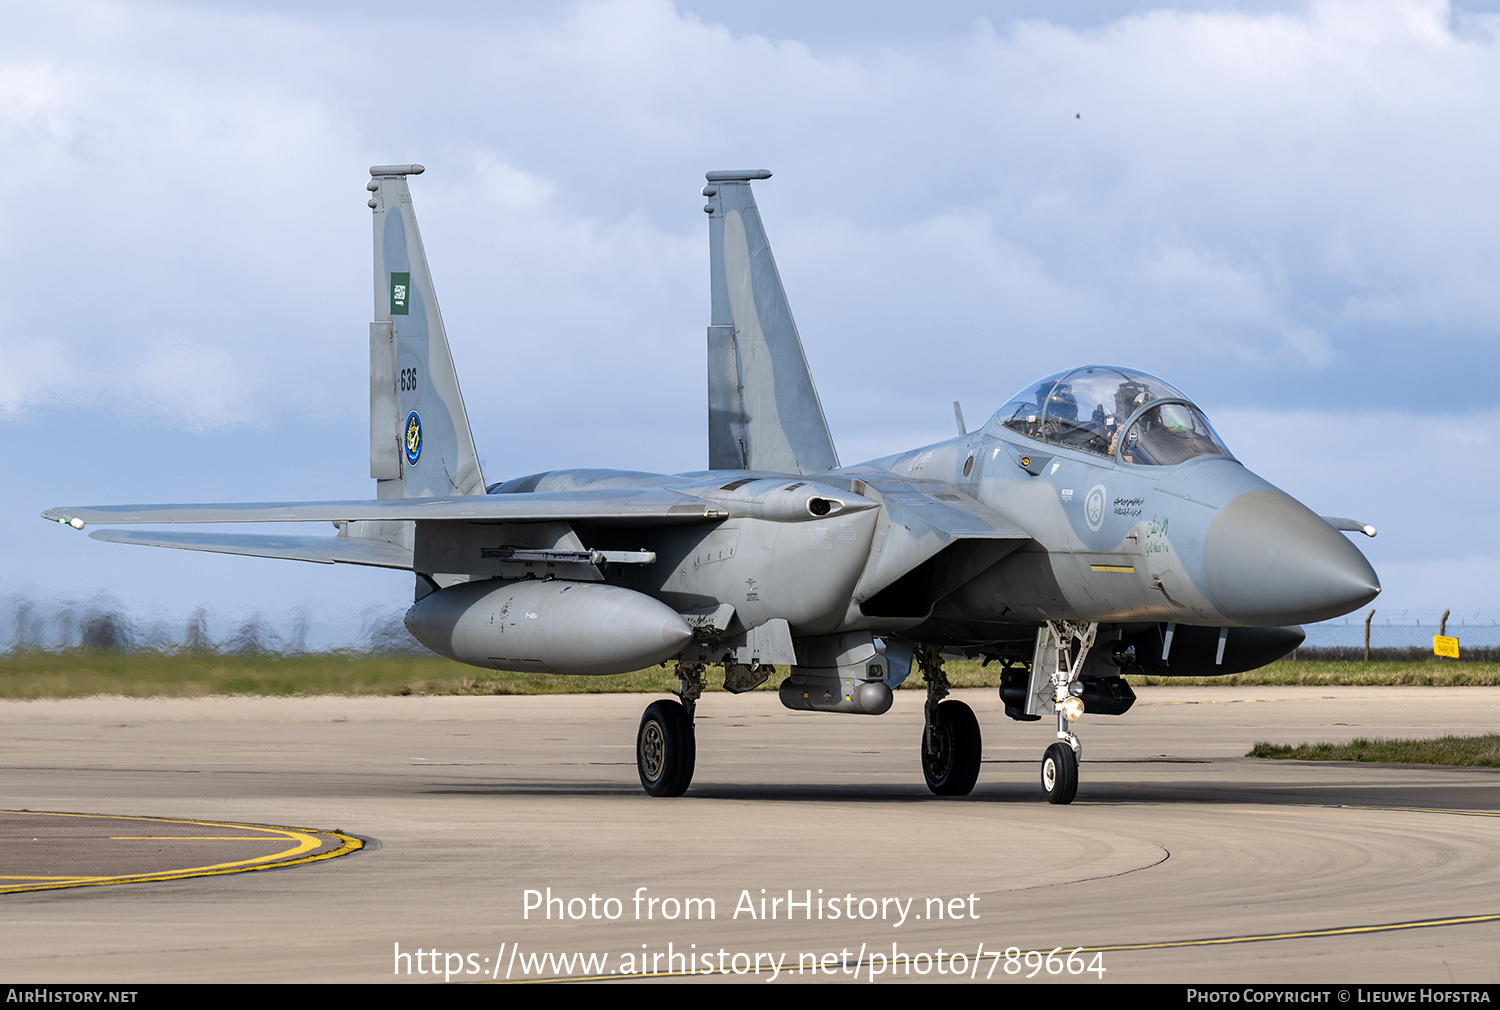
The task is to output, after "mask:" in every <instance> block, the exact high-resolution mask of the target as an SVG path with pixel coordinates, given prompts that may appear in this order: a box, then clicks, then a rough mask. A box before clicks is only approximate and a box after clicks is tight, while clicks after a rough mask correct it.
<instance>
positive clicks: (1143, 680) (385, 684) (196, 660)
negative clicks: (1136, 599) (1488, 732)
mask: <svg viewBox="0 0 1500 1010" xmlns="http://www.w3.org/2000/svg"><path fill="white" fill-rule="evenodd" d="M945 669H946V670H947V673H948V678H949V680H950V681H951V682H952V684H953V685H954V686H955V687H988V688H995V687H998V686H999V685H1000V673H1001V667H1000V664H998V663H991V664H990V665H989V666H987V667H981V666H980V664H979V662H978V661H977V660H950V661H948V662H947V663H946V664H945ZM785 675H786V670H785V669H778V670H777V672H776V673H774V674H772V675H771V677H770V678H769V679H768V680H767V682H766V683H765V684H763V685H761V687H760V688H758V690H762V691H774V690H776V688H777V687H778V686H780V684H781V681H782V680H783V679H784V678H785ZM1127 679H1128V680H1129V681H1130V683H1131V684H1133V685H1135V686H1136V687H1142V686H1145V687H1167V686H1229V687H1245V686H1261V685H1264V686H1272V685H1275V686H1283V685H1308V686H1316V687H1336V686H1368V685H1421V686H1438V687H1442V686H1495V685H1500V663H1479V662H1473V663H1452V662H1447V661H1442V660H1428V661H1424V662H1370V663H1359V662H1351V663H1343V662H1309V661H1301V662H1295V661H1291V660H1282V661H1281V662H1278V663H1273V664H1271V665H1270V666H1267V667H1265V668H1263V669H1260V670H1255V671H1252V672H1250V673H1241V674H1233V675H1231V676H1226V677H1130V678H1127ZM676 687H677V678H676V677H675V676H674V675H673V673H672V670H671V669H670V668H669V667H653V668H651V669H649V670H641V671H637V672H635V673H627V674H620V675H618V676H613V677H559V676H554V675H551V674H541V673H501V672H497V671H493V670H481V669H478V668H476V667H470V666H463V665H461V664H459V663H454V662H451V661H450V660H446V659H442V658H440V657H438V656H432V655H427V656H420V655H403V654H388V653H368V652H359V651H352V650H351V651H338V652H320V653H290V654H282V653H251V654H244V655H239V654H234V653H221V652H194V651H188V650H182V651H173V652H152V651H137V652H115V651H109V650H99V649H69V650H62V651H43V650H12V651H10V652H5V653H0V698H9V699H35V698H79V697H86V696H89V695H99V694H112V695H124V696H126V697H134V698H150V697H178V698H183V697H188V698H191V697H199V696H203V695H211V694H248V695H267V696H294V695H315V694H343V695H405V694H447V695H454V694H459V695H462V694H477V695H495V694H601V693H602V694H616V693H643V694H662V693H669V692H672V691H674V690H676ZM925 687H926V684H925V683H924V681H923V680H922V677H921V674H920V673H918V672H916V671H913V672H912V675H911V676H910V677H909V678H908V679H907V681H906V683H905V684H904V685H903V688H904V689H911V690H922V689H924V688H925ZM708 690H710V691H721V690H723V687H722V678H721V676H720V675H719V671H718V669H717V668H710V669H709V671H708Z"/></svg>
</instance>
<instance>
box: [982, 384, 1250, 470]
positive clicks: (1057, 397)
mask: <svg viewBox="0 0 1500 1010" xmlns="http://www.w3.org/2000/svg"><path fill="white" fill-rule="evenodd" d="M1157 400H1162V401H1167V402H1165V403H1162V404H1160V405H1158V406H1156V407H1152V408H1151V409H1149V410H1143V408H1145V407H1147V405H1149V404H1151V403H1153V402H1154V401H1157ZM996 419H997V420H998V421H999V422H1000V423H1001V424H1003V425H1004V426H1005V427H1007V428H1009V429H1011V430H1012V431H1015V432H1019V433H1020V434H1022V435H1025V436H1026V437H1027V438H1034V439H1037V440H1038V441H1042V442H1046V443H1048V444H1049V445H1056V446H1062V447H1064V448H1068V449H1077V450H1079V451H1081V452H1087V453H1092V454H1093V455H1095V456H1104V457H1108V458H1112V459H1113V458H1118V459H1120V460H1121V461H1123V462H1126V463H1136V464H1141V465H1148V466H1170V465H1171V464H1173V463H1181V462H1182V461H1183V460H1186V459H1191V458H1192V457H1194V456H1204V455H1217V456H1229V455H1230V452H1229V450H1228V449H1227V448H1225V447H1224V443H1223V442H1222V441H1220V440H1219V436H1218V435H1216V434H1215V433H1214V430H1213V428H1212V427H1210V426H1209V423H1208V419H1207V418H1205V417H1204V416H1203V413H1202V411H1200V410H1198V408H1197V407H1195V406H1193V405H1192V403H1191V402H1190V401H1189V400H1188V398H1187V397H1186V396H1183V395H1182V393H1181V392H1180V391H1179V390H1177V389H1175V388H1174V387H1172V386H1169V385H1167V384H1166V383H1165V382H1163V381H1162V380H1160V379H1158V378H1157V377H1156V376H1154V375H1147V374H1146V373H1145V372H1137V371H1133V370H1131V369H1128V368H1115V367H1112V366H1109V365H1088V366H1085V367H1083V368H1075V369H1072V370H1071V371H1067V372H1058V373H1057V374H1056V375H1049V376H1048V377H1047V378H1045V379H1043V380H1042V381H1041V382H1038V383H1036V384H1034V385H1033V386H1031V387H1028V389H1026V390H1023V391H1022V392H1020V393H1018V394H1016V396H1014V397H1012V398H1011V401H1010V402H1009V403H1007V404H1006V405H1005V406H1004V407H1001V408H1000V411H999V413H998V414H997V415H996ZM1127 425H1128V429H1126V426H1127ZM1122 429H1126V430H1125V433H1124V438H1121V437H1120V435H1121V430H1122Z"/></svg>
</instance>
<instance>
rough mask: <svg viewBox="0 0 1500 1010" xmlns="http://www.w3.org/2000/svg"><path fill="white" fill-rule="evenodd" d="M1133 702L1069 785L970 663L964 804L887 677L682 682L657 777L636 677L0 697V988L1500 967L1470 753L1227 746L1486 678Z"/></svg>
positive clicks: (1357, 723)
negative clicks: (831, 682)
mask: <svg viewBox="0 0 1500 1010" xmlns="http://www.w3.org/2000/svg"><path fill="white" fill-rule="evenodd" d="M1139 694H1140V700H1139V701H1138V702H1137V704H1136V706H1135V708H1134V709H1133V710H1132V711H1131V712H1130V713H1128V714H1127V715H1125V716H1123V717H1118V718H1116V717H1110V716H1086V717H1085V718H1084V720H1083V721H1081V722H1080V723H1079V724H1077V728H1078V732H1079V736H1080V737H1081V739H1082V741H1083V748H1084V749H1083V764H1082V769H1081V785H1080V787H1079V791H1078V798H1077V800H1076V801H1075V802H1074V803H1073V804H1072V805H1070V806H1053V805H1050V804H1048V803H1047V802H1046V801H1045V798H1044V797H1043V795H1042V792H1041V788H1040V785H1039V784H1038V778H1039V764H1040V758H1041V754H1042V751H1043V750H1044V749H1045V747H1046V746H1047V745H1048V744H1049V743H1050V742H1051V737H1052V728H1051V727H1050V726H1049V724H1048V723H1046V722H1040V723H1014V722H1012V721H1011V720H1009V719H1006V718H1005V717H1004V715H1003V712H1002V706H1001V704H1000V701H999V699H998V697H997V696H996V693H995V692H994V691H977V690H976V691H959V692H955V697H958V698H961V699H962V700H964V701H965V702H967V703H968V704H969V705H971V706H972V707H973V708H974V709H975V711H976V713H977V714H978V717H979V722H980V725H981V728H982V731H983V733H984V738H985V750H984V753H985V761H984V765H983V768H982V770H981V772H980V777H979V784H978V786H977V787H976V789H975V790H974V793H973V794H972V795H970V796H969V797H966V798H938V797H934V796H932V795H931V794H929V793H928V791H927V789H926V786H925V785H924V783H923V780H922V774H921V768H920V763H919V760H918V750H917V745H918V742H919V738H920V735H921V707H922V701H923V695H922V694H921V693H919V692H898V696H897V700H896V705H895V707H894V708H893V710H892V711H891V712H890V713H888V714H887V715H885V716H882V717H879V718H869V717H861V716H840V715H824V714H814V713H801V712H790V711H787V710H786V709H783V708H782V707H781V706H780V704H779V703H778V702H777V700H776V697H775V695H774V694H768V693H759V692H757V693H755V694H751V695H743V696H739V697H732V696H728V695H724V694H712V695H708V696H706V697H705V698H704V699H703V700H702V701H701V702H700V703H699V707H698V719H697V744H698V761H697V772H696V775H695V777H694V781H693V785H692V787H691V788H690V789H689V790H688V792H687V794H686V795H685V796H683V797H680V798H677V799H653V798H651V797H648V796H646V795H645V794H644V793H643V792H642V791H641V788H640V784H639V781H638V779H637V775H636V770H635V763H634V744H635V735H636V728H637V725H638V723H639V720H640V714H641V710H642V709H643V708H644V707H645V705H646V704H647V702H649V701H650V700H651V699H650V698H649V697H647V696H642V695H589V696H547V697H482V698H478V697H474V698H460V697H436V698H423V697H407V698H344V697H338V698H330V697H319V698H301V699H294V698H286V699H278V698H206V699H180V700H131V699H120V698H89V699H82V700H74V701H30V702H0V809H3V810H4V811H6V812H5V813H0V892H6V891H8V892H9V893H0V935H3V936H4V938H5V939H4V943H3V944H0V980H4V981H5V982H8V983H15V984H29V983H69V984H72V983H103V984H130V983H141V982H278V981H285V982H383V981H398V982H416V983H426V984H433V983H437V984H443V983H445V982H447V983H450V984H458V983H461V982H482V981H511V982H516V981H535V980H545V979H554V978H565V977H570V978H575V979H577V978H602V979H606V980H611V981H634V980H639V979H642V978H655V979H674V980H679V981H710V982H740V983H745V984H778V983H785V982H811V981H818V982H854V981H857V982H859V983H861V984H867V983H869V982H877V983H878V982H887V983H889V982H907V981H913V982H917V981H946V982H953V983H959V984H979V983H984V982H987V983H989V984H1003V983H1020V982H1027V981H1030V982H1059V981H1066V982H1076V983H1088V984H1098V983H1101V982H1102V983H1105V984H1107V983H1110V982H1168V983H1183V984H1208V983H1294V982H1300V983H1329V984H1346V983H1355V984H1358V983H1364V984H1376V983H1395V982H1403V983H1405V982H1409V983H1453V982H1460V983H1496V982H1497V981H1500V859H1497V858H1496V856H1497V853H1500V772H1497V771H1495V770H1487V769H1463V768H1442V767H1427V766H1400V765H1380V764H1352V763H1314V762H1291V761H1259V760H1253V759H1248V758H1245V757H1244V756H1243V755H1244V754H1245V752H1246V751H1248V750H1249V748H1250V747H1251V745H1252V744H1254V743H1255V742H1256V741H1259V740H1272V741H1276V742H1286V743H1295V742H1303V741H1311V740H1343V739H1350V738H1353V737H1357V736H1390V737H1405V736H1435V735H1441V734H1444V733H1481V732H1489V731H1491V730H1492V729H1494V727H1496V726H1497V725H1500V689H1490V688H1416V687H1400V688H1374V687H1371V688H1292V687H1266V688H1185V687H1184V688H1172V687H1166V688H1144V689H1140V691H1139ZM22 811H25V812H26V813H21V812H22ZM61 814H66V815H69V816H66V817H64V816H56V815H61ZM79 814H84V815H93V816H92V817H77V816H72V815H79ZM44 815H45V816H44ZM105 815H107V816H108V817H110V818H129V819H130V820H127V821H120V820H109V819H103V818H104V817H105ZM188 822H191V823H188ZM549 889H550V890H549ZM549 899H550V900H549ZM1007 951H1009V954H1008V955H1007ZM1033 951H1036V952H1038V953H1035V954H1032V953H1030V952H1033ZM1054 951H1056V953H1054ZM1075 952H1076V953H1075ZM1028 976H1030V977H1029V978H1028Z"/></svg>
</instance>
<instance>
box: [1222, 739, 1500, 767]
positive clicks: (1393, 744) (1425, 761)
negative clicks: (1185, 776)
mask: <svg viewBox="0 0 1500 1010" xmlns="http://www.w3.org/2000/svg"><path fill="white" fill-rule="evenodd" d="M1245 756H1246V757H1253V758H1279V759H1283V760H1289V761H1379V762H1382V763H1386V764H1404V765H1468V766H1472V767H1478V768H1500V733H1486V734H1484V735H1482V736H1440V737H1434V738H1431V739H1427V740H1387V739H1375V740H1369V739H1366V738H1364V737H1360V738H1359V739H1357V740H1350V741H1349V742H1348V743H1301V744H1275V743H1264V742H1262V743H1258V744H1256V745H1255V746H1254V747H1252V748H1251V749H1250V753H1249V754H1247V755H1245Z"/></svg>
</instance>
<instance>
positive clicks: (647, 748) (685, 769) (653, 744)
mask: <svg viewBox="0 0 1500 1010" xmlns="http://www.w3.org/2000/svg"><path fill="white" fill-rule="evenodd" d="M697 759H698V747H697V744H696V742H695V741H694V739H693V723H692V721H691V720H690V719H689V718H688V714H687V709H685V708H683V707H682V704H681V702H678V701H675V700H671V699H667V700H663V701H654V702H652V703H651V704H650V705H647V706H646V712H645V714H644V715H642V716H641V728H640V729H639V730H638V731H637V732H636V734H635V767H636V770H637V771H638V772H640V775H641V788H643V789H645V790H646V792H647V793H649V794H650V795H652V796H681V795H682V794H683V793H685V792H687V787H688V785H689V783H691V782H692V781H693V765H694V763H696V761H697Z"/></svg>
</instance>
